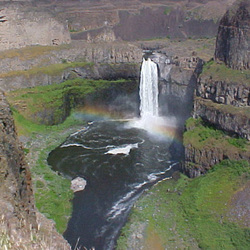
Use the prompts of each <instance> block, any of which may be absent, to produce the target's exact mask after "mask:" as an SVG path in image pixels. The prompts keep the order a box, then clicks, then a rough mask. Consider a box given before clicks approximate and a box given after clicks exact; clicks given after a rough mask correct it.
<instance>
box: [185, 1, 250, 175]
mask: <svg viewBox="0 0 250 250" xmlns="http://www.w3.org/2000/svg"><path fill="white" fill-rule="evenodd" d="M249 29H250V19H249V1H245V0H243V1H238V2H237V3H236V4H235V5H234V6H233V8H232V9H230V10H228V11H227V12H226V14H225V15H224V17H223V18H222V20H221V22H220V27H219V30H218V35H217V40H216V49H215V59H216V61H217V62H210V64H209V65H207V66H206V67H205V68H204V69H203V72H202V74H201V75H200V77H199V79H198V81H197V85H196V89H195V90H196V91H195V97H194V107H193V117H194V118H201V119H202V120H203V122H205V123H206V124H207V125H212V126H213V127H215V128H216V129H220V130H222V131H223V132H224V133H225V134H224V138H227V139H226V141H227V140H234V139H235V138H238V137H241V138H245V139H247V140H248V141H249V140H250V113H249V105H250V87H249V86H250V85H249V83H250V82H249V77H248V72H247V71H243V69H249V60H250V54H249V53H250V52H249V41H250V40H249V38H250V32H249ZM221 61H222V62H221ZM222 63H225V64H226V66H227V67H226V66H223V65H222ZM228 67H229V68H228ZM230 68H231V69H230ZM235 69H238V70H241V72H240V73H239V72H238V70H235ZM189 130H192V128H188V132H189ZM188 132H187V133H186V136H187V135H188ZM203 132H204V131H203ZM205 132H206V131H205ZM205 132H204V133H205ZM208 133H209V132H208ZM229 135H230V136H232V137H231V139H228V138H230V137H229ZM190 136H191V135H190ZM193 136H194V135H193ZM195 136H198V137H199V138H200V141H202V140H206V136H207V137H209V136H211V135H209V134H208V135H201V134H199V135H195ZM202 136H203V137H202ZM211 137H212V136H211ZM184 138H185V134H184ZM213 140H214V141H216V138H212V139H211V141H210V143H212V142H213ZM218 143H219V142H218V141H217V144H218ZM227 143H228V142H227ZM217 144H212V145H203V146H198V144H197V142H195V141H192V140H191V139H190V140H188V142H186V143H185V162H184V166H183V169H184V171H185V172H186V173H187V174H189V175H190V176H191V177H195V176H199V175H201V174H204V173H205V172H206V171H207V170H209V169H210V168H211V167H212V166H213V165H215V164H216V163H218V162H220V161H222V160H223V159H231V160H240V159H246V160H248V161H249V160H250V155H249V142H247V143H246V146H245V147H247V149H245V150H239V149H238V148H237V147H232V145H231V146H230V145H229V144H230V143H229V144H225V145H219V146H218V145H217ZM247 151H248V152H247Z"/></svg>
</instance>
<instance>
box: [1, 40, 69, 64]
mask: <svg viewBox="0 0 250 250" xmlns="http://www.w3.org/2000/svg"><path fill="white" fill-rule="evenodd" d="M69 46H70V45H67V44H63V45H58V46H41V45H36V46H27V47H25V48H21V49H10V50H6V51H1V52H0V59H5V58H14V57H18V59H19V60H22V61H25V60H30V59H33V58H36V57H39V56H42V55H46V54H49V53H50V52H51V51H57V50H62V49H67V48H69Z"/></svg>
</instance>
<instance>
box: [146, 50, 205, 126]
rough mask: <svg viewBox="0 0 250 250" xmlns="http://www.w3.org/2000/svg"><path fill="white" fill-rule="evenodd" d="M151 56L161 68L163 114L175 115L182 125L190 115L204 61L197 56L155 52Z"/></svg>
mask: <svg viewBox="0 0 250 250" xmlns="http://www.w3.org/2000/svg"><path fill="white" fill-rule="evenodd" d="M150 58H151V59H152V60H153V61H154V62H155V63H157V65H158V70H159V106H160V108H161V110H160V112H161V115H165V116H175V117H176V118H177V120H178V122H179V125H180V127H183V126H184V122H185V120H186V119H187V118H188V117H190V115H191V112H192V108H193V93H194V89H195V87H196V83H197V77H198V73H199V72H200V70H201V66H202V61H201V60H200V59H198V58H196V57H178V58H176V57H172V56H168V55H167V54H163V53H153V54H152V55H150Z"/></svg>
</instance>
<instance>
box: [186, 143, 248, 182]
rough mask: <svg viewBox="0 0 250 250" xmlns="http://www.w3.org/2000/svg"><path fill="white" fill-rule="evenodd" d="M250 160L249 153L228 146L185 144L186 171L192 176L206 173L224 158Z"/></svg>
mask: <svg viewBox="0 0 250 250" xmlns="http://www.w3.org/2000/svg"><path fill="white" fill-rule="evenodd" d="M225 159H229V160H242V159H245V160H249V153H248V152H244V151H241V152H239V151H237V150H227V149H226V148H221V147H216V146H215V147H213V148H212V149H211V147H210V146H208V147H206V146H205V147H204V148H202V149H198V148H195V147H193V146H192V145H191V144H188V145H185V164H184V165H183V170H184V172H185V173H186V174H187V175H188V176H189V177H191V178H194V177H198V176H200V175H203V174H205V173H206V172H207V171H208V170H209V169H211V167H212V166H214V165H215V164H217V163H219V162H221V161H222V160H225Z"/></svg>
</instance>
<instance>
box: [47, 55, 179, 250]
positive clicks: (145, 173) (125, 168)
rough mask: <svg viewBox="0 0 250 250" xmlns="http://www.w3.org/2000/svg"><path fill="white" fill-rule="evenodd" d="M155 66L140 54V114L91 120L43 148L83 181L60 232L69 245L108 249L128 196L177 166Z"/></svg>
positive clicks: (133, 197) (130, 198)
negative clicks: (138, 116) (60, 141)
mask: <svg viewBox="0 0 250 250" xmlns="http://www.w3.org/2000/svg"><path fill="white" fill-rule="evenodd" d="M157 71H158V70H157V66H156V64H155V63H154V62H152V61H151V60H150V58H149V59H148V60H143V64H142V71H141V80H140V93H139V94H140V101H141V105H140V114H141V119H135V120H133V121H130V122H128V121H127V122H125V121H96V122H91V123H90V124H89V126H88V127H87V128H86V129H84V130H81V131H79V132H76V133H74V134H72V135H71V136H70V137H69V138H68V139H67V140H66V141H65V142H64V143H63V144H62V145H61V146H59V147H58V148H56V149H55V150H53V151H52V152H51V153H50V154H49V157H48V163H49V164H50V165H51V166H52V169H53V170H55V171H58V172H60V173H61V174H62V175H64V176H65V177H66V178H70V179H73V178H75V177H82V178H84V179H85V180H86V181H87V185H86V187H85V189H84V190H83V191H80V192H76V193H75V196H74V199H73V213H72V217H71V219H70V221H69V223H68V227H67V229H66V231H65V233H64V237H65V238H66V239H67V240H68V242H69V243H70V245H71V246H72V249H75V248H76V247H77V249H86V248H87V249H96V250H112V249H114V248H115V242H116V239H117V237H118V236H119V231H120V229H121V228H122V226H123V225H124V224H125V222H126V219H127V217H128V214H129V211H130V209H131V207H132V206H133V204H134V202H135V201H136V200H137V199H138V198H139V196H140V195H141V194H142V193H143V191H144V190H145V189H148V188H150V187H151V186H152V185H154V184H156V183H157V182H159V181H160V180H163V179H165V178H170V177H171V175H172V173H173V172H174V171H175V170H177V169H178V168H179V164H178V163H179V161H180V159H181V157H182V156H183V147H182V144H181V143H180V142H178V139H177V138H178V136H176V128H175V120H174V119H169V118H163V117H159V116H158V114H159V107H158V73H157ZM148 131H149V132H150V133H149V132H148Z"/></svg>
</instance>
